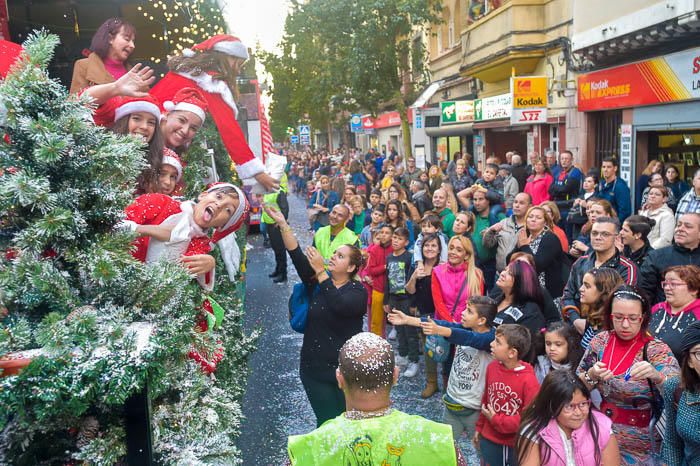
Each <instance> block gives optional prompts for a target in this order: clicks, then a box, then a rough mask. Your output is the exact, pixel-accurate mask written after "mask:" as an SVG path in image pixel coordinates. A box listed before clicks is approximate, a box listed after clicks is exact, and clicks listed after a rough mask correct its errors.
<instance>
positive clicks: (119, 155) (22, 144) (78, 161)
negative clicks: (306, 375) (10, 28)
mask: <svg viewBox="0 0 700 466" xmlns="http://www.w3.org/2000/svg"><path fill="white" fill-rule="evenodd" d="M57 43H58V39H57V38H56V37H55V36H52V35H47V34H45V33H38V34H35V35H32V36H31V37H30V39H28V41H27V42H26V43H25V44H24V45H25V49H26V51H27V54H26V55H25V56H24V57H23V58H22V60H21V62H20V63H19V64H18V65H17V66H16V68H15V69H14V70H13V71H12V72H11V73H10V74H9V75H8V77H7V79H6V80H5V81H2V82H1V83H0V102H2V104H3V106H4V108H6V110H7V112H6V118H5V121H3V122H2V127H3V131H4V132H5V133H6V135H7V137H6V138H5V139H4V140H3V141H0V251H4V254H3V255H2V256H0V290H1V292H0V309H2V310H3V311H2V312H0V356H1V355H5V354H6V353H8V352H12V351H14V352H16V351H26V350H33V351H34V354H33V358H32V360H31V363H30V364H29V365H28V366H27V367H26V368H24V369H23V370H22V371H21V372H20V373H19V374H17V375H10V376H7V374H5V375H6V376H4V377H0V429H2V434H1V435H0V463H1V464H18V465H23V464H27V465H29V464H31V465H35V464H66V463H67V462H68V461H70V460H71V459H72V460H79V461H86V462H89V463H90V464H105V465H106V464H114V463H117V462H119V461H120V460H121V458H122V457H123V455H124V453H125V444H124V436H125V432H124V429H123V427H122V424H123V422H122V419H121V413H120V410H121V407H122V406H123V404H124V401H125V400H126V399H127V398H128V397H129V396H131V395H132V394H134V393H137V392H139V391H142V390H143V388H144V387H145V386H146V385H147V387H148V391H149V394H150V398H151V400H152V406H153V412H154V418H153V429H154V449H155V453H156V458H157V460H158V462H159V463H163V464H210V463H225V464H235V463H237V462H238V450H237V449H236V447H235V444H234V440H235V438H236V436H237V435H238V428H239V425H240V418H241V413H240V405H239V400H240V396H241V394H242V391H243V386H244V385H242V384H244V383H245V382H244V380H245V370H246V369H245V357H246V355H247V354H248V353H249V352H250V351H251V349H252V345H253V342H252V339H251V337H250V336H246V335H244V334H243V332H242V330H241V327H240V322H239V320H240V315H241V310H240V307H233V312H232V314H231V315H230V316H228V320H227V321H226V324H225V325H224V326H223V327H222V328H221V329H217V330H214V331H212V332H211V333H201V332H196V331H195V329H194V324H195V322H196V321H197V319H199V318H201V317H202V310H201V306H202V302H203V298H204V295H203V293H202V291H201V290H200V289H199V288H198V287H197V285H196V284H194V282H193V281H192V280H191V277H190V276H189V275H188V274H187V273H186V271H185V270H184V269H183V268H181V267H180V266H178V265H177V264H169V263H160V264H151V265H148V266H146V265H145V264H142V263H140V262H137V261H136V260H134V259H133V258H132V257H131V255H130V254H129V243H130V241H131V239H132V237H131V236H130V235H129V234H126V233H115V232H114V226H115V224H116V223H117V222H119V221H120V220H121V218H122V216H123V209H124V207H125V206H126V205H127V204H128V203H130V202H131V200H132V192H133V188H134V186H135V180H136V177H137V175H138V174H139V173H140V171H141V170H142V168H143V167H144V165H145V153H144V151H143V142H142V141H139V140H138V139H136V138H132V137H124V136H118V135H115V134H113V133H111V132H108V131H105V130H104V129H102V128H96V127H95V126H94V125H93V124H92V123H90V113H89V111H88V110H87V108H88V107H87V105H86V104H87V102H86V101H85V100H84V99H83V100H76V99H72V98H69V96H68V92H67V90H66V89H65V88H64V87H63V86H62V85H60V84H59V83H58V82H57V81H55V80H52V79H50V78H49V76H48V74H47V73H46V65H47V64H48V62H49V61H50V59H51V57H52V54H53V50H54V48H55V46H56V45H57ZM223 275H224V274H221V275H220V277H222V276H223ZM239 296H240V295H239ZM236 299H237V300H238V302H235V300H236ZM222 301H223V299H222ZM236 305H237V306H240V298H234V299H232V300H229V301H227V307H228V308H229V309H232V307H231V306H236ZM217 340H220V341H221V342H222V343H223V346H224V348H225V350H226V354H227V355H230V356H231V357H229V358H226V357H225V358H224V360H223V361H222V364H221V365H220V366H219V371H218V372H217V379H216V380H213V379H211V378H209V377H207V376H205V375H204V374H203V373H202V372H201V371H200V370H199V367H198V365H197V364H196V363H195V362H194V361H192V360H191V359H189V358H188V357H187V355H188V353H189V352H190V351H191V349H192V347H193V345H194V346H196V347H197V348H200V349H201V350H202V351H213V350H214V348H215V345H216V342H217ZM0 375H2V374H0Z"/></svg>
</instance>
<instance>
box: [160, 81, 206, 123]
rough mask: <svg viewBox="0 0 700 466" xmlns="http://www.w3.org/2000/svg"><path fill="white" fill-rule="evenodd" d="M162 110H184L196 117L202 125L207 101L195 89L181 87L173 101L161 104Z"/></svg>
mask: <svg viewBox="0 0 700 466" xmlns="http://www.w3.org/2000/svg"><path fill="white" fill-rule="evenodd" d="M163 108H164V109H165V110H167V111H169V112H175V111H178V110H184V111H187V112H192V113H194V114H195V115H197V116H198V117H199V118H200V119H201V120H202V123H204V120H205V118H206V116H207V101H206V99H205V98H204V95H202V93H201V92H199V91H198V90H197V89H195V88H193V87H183V88H182V89H180V90H179V91H177V92H176V93H175V95H174V96H173V100H168V101H166V102H163Z"/></svg>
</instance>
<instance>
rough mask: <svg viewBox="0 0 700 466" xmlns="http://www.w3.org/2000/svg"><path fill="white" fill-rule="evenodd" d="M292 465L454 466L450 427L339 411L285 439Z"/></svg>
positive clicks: (410, 418) (399, 416) (406, 416)
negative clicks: (356, 417)
mask: <svg viewBox="0 0 700 466" xmlns="http://www.w3.org/2000/svg"><path fill="white" fill-rule="evenodd" d="M287 451H288V453H289V459H290V460H291V462H292V465H294V466H310V465H313V466H337V465H356V464H357V465H363V466H384V465H386V466H394V465H401V466H428V465H430V466H455V465H456V464H457V454H456V453H455V447H454V441H453V437H452V428H451V427H450V426H448V425H446V424H439V423H437V422H433V421H429V420H427V419H424V418H422V417H420V416H413V415H410V414H405V413H402V412H401V411H396V410H394V411H392V412H391V413H389V414H388V415H386V416H381V417H375V418H369V419H360V420H350V419H347V418H346V417H345V414H341V415H340V416H338V417H336V418H335V419H331V420H330V421H327V422H325V423H324V424H323V425H322V426H321V427H319V428H318V429H316V430H314V431H313V432H310V433H308V434H305V435H292V436H290V437H289V441H288V443H287Z"/></svg>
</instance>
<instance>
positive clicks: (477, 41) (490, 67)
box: [460, 0, 571, 82]
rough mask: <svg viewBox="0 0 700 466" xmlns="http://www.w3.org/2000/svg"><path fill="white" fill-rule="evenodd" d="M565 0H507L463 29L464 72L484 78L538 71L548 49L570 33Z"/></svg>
mask: <svg viewBox="0 0 700 466" xmlns="http://www.w3.org/2000/svg"><path fill="white" fill-rule="evenodd" d="M569 3H570V2H568V1H565V0H505V1H502V2H500V3H499V4H498V5H499V7H498V8H494V9H493V10H490V11H486V13H485V14H484V15H483V16H481V17H480V18H479V19H478V20H477V21H474V22H473V23H472V24H470V25H469V26H468V27H467V28H466V29H465V30H463V31H462V63H461V66H460V72H461V73H462V75H465V76H466V75H468V76H473V77H476V78H479V79H480V80H482V81H484V82H498V81H502V80H504V79H507V78H508V77H509V76H510V75H511V72H512V70H513V69H515V73H516V74H518V75H527V74H531V73H533V72H534V71H535V69H536V67H537V65H538V63H539V62H540V60H541V59H542V58H543V57H544V56H545V51H546V50H547V49H554V48H556V47H558V42H557V41H558V40H559V38H560V37H562V36H563V37H566V36H567V30H568V29H567V28H568V27H569V26H570V24H571V9H570V6H569Z"/></svg>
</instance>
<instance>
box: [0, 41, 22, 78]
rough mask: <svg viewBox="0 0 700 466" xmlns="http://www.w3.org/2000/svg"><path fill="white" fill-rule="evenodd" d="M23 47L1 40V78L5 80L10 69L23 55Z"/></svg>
mask: <svg viewBox="0 0 700 466" xmlns="http://www.w3.org/2000/svg"><path fill="white" fill-rule="evenodd" d="M22 51H23V49H22V46H21V45H19V44H15V43H14V42H10V41H7V40H0V78H3V79H4V78H5V76H7V73H9V72H10V68H11V67H12V65H14V64H15V62H16V61H17V59H18V58H19V56H20V55H21V54H22Z"/></svg>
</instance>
